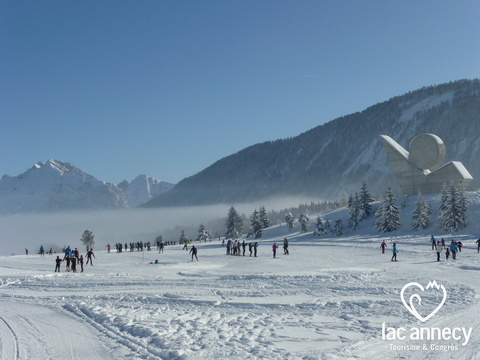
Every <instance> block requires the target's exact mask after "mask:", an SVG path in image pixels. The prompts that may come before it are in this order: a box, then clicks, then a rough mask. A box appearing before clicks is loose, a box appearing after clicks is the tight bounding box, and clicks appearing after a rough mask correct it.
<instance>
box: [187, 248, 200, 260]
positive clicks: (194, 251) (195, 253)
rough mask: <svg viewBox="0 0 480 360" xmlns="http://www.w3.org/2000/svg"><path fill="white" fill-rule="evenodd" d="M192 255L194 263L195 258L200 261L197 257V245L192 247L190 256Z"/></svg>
mask: <svg viewBox="0 0 480 360" xmlns="http://www.w3.org/2000/svg"><path fill="white" fill-rule="evenodd" d="M190 253H191V254H192V261H193V257H194V256H195V259H197V261H198V257H197V248H196V247H195V245H192V248H191V249H190V252H189V254H190Z"/></svg>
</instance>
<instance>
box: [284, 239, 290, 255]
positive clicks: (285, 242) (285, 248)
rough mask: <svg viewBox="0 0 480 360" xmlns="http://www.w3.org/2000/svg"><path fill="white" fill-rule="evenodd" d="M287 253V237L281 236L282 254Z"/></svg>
mask: <svg viewBox="0 0 480 360" xmlns="http://www.w3.org/2000/svg"><path fill="white" fill-rule="evenodd" d="M288 254H290V253H289V252H288V239H287V238H283V255H288Z"/></svg>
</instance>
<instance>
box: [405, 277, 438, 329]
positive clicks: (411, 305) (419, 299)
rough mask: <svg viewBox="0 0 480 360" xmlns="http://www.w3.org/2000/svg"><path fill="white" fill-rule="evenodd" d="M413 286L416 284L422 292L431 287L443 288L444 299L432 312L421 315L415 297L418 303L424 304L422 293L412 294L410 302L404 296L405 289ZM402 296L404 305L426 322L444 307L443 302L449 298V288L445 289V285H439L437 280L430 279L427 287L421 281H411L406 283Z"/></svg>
mask: <svg viewBox="0 0 480 360" xmlns="http://www.w3.org/2000/svg"><path fill="white" fill-rule="evenodd" d="M411 286H416V287H417V288H419V289H420V290H421V291H422V292H423V291H425V290H428V289H431V288H436V289H437V290H442V291H443V298H442V301H441V302H440V304H438V306H437V307H436V308H435V309H434V310H433V311H432V312H431V313H430V314H428V315H427V316H425V317H423V316H422V315H420V313H419V312H418V310H417V309H416V308H415V303H414V299H415V300H417V303H418V305H420V306H422V297H421V296H420V295H418V294H416V293H414V294H412V295H410V298H409V299H408V300H409V301H408V303H407V301H406V300H405V297H404V293H405V290H406V289H408V288H409V287H411ZM400 298H401V299H402V303H403V305H404V306H405V307H406V308H407V310H408V311H410V313H411V314H412V315H413V316H415V317H416V318H417V319H418V320H420V321H421V322H425V321H427V320H428V319H430V318H431V317H432V316H433V315H435V314H436V313H437V311H438V310H440V309H441V308H442V306H443V304H445V301H446V300H447V290H445V287H444V286H443V285H438V284H437V282H436V281H435V280H433V281H430V282H429V283H428V285H427V287H426V288H424V287H423V286H422V285H420V284H419V283H416V282H411V283H408V284H406V285H405V286H404V287H403V288H402V291H400Z"/></svg>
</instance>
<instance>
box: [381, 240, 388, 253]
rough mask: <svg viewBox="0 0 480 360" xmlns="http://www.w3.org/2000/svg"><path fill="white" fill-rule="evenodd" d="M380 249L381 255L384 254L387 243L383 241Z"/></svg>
mask: <svg viewBox="0 0 480 360" xmlns="http://www.w3.org/2000/svg"><path fill="white" fill-rule="evenodd" d="M380 247H381V248H382V254H385V249H386V248H387V243H386V242H385V240H383V241H382V243H381V244H380Z"/></svg>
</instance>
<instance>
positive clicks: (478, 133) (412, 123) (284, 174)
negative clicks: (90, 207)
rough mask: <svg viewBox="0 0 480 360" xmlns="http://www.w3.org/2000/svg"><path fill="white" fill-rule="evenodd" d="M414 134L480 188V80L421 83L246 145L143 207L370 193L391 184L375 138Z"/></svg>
mask: <svg viewBox="0 0 480 360" xmlns="http://www.w3.org/2000/svg"><path fill="white" fill-rule="evenodd" d="M421 133H433V134H436V135H438V136H439V137H440V138H441V139H442V140H443V141H444V143H445V145H446V149H447V156H446V161H452V160H457V161H461V162H463V164H464V165H465V166H466V168H467V169H468V170H469V172H470V173H471V174H472V175H473V178H474V180H473V182H472V183H471V185H470V189H477V188H478V187H479V186H480V81H479V80H478V79H475V80H459V81H455V82H450V83H446V84H441V85H436V86H429V87H424V88H422V89H419V90H416V91H411V92H409V93H407V94H405V95H402V96H397V97H394V98H392V99H390V100H388V101H385V102H382V103H379V104H376V105H373V106H371V107H369V108H367V109H365V110H364V111H362V112H357V113H354V114H350V115H347V116H343V117H340V118H338V119H335V120H333V121H330V122H328V123H326V124H324V125H320V126H317V127H315V128H313V129H311V130H309V131H307V132H305V133H303V134H300V135H298V136H295V137H292V138H289V139H282V140H276V141H269V142H265V143H261V144H256V145H252V146H250V147H247V148H245V149H243V150H241V151H239V152H237V153H235V154H232V155H230V156H227V157H225V158H223V159H221V160H218V161H217V162H215V163H214V164H212V165H211V166H209V167H207V168H206V169H204V170H202V171H201V172H199V173H198V174H196V175H193V176H190V177H188V178H186V179H183V180H182V181H181V182H179V183H178V184H177V185H176V186H175V187H174V188H173V189H172V190H170V191H168V192H166V193H163V194H160V195H159V196H157V197H156V198H154V199H152V200H151V201H149V202H147V203H146V204H144V205H143V206H144V207H162V206H180V205H202V204H216V203H236V202H248V201H258V200H260V199H262V198H267V197H272V196H283V195H307V196H310V197H312V200H314V198H322V199H332V200H334V199H337V197H338V193H339V191H340V189H345V190H347V191H348V192H353V191H358V188H359V186H360V184H361V182H362V181H363V180H365V181H366V182H367V184H368V185H369V188H370V189H371V191H372V192H373V193H377V194H379V193H382V192H383V191H384V189H385V187H386V185H387V183H389V182H390V183H392V184H395V183H396V182H395V179H394V178H393V176H392V173H391V170H390V167H389V165H388V163H387V158H386V154H385V151H384V150H383V148H382V146H381V144H380V142H379V140H378V137H379V135H381V134H386V135H389V136H391V137H392V138H394V139H395V140H396V141H397V142H398V143H399V144H401V145H402V146H404V147H405V148H408V144H409V142H410V140H411V139H412V138H413V137H414V136H416V135H418V134H421Z"/></svg>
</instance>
